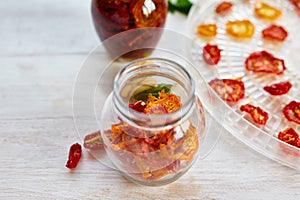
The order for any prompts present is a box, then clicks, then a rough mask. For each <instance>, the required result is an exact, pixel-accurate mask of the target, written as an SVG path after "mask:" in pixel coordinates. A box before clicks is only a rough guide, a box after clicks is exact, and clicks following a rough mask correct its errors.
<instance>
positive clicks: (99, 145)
mask: <svg viewBox="0 0 300 200" xmlns="http://www.w3.org/2000/svg"><path fill="white" fill-rule="evenodd" d="M83 146H84V147H85V148H86V149H91V150H99V149H103V140H102V137H101V135H100V131H95V132H93V133H90V134H88V135H86V136H85V137H84V143H83Z"/></svg>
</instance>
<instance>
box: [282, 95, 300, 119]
mask: <svg viewBox="0 0 300 200" xmlns="http://www.w3.org/2000/svg"><path fill="white" fill-rule="evenodd" d="M282 113H283V114H284V116H285V117H286V118H287V119H288V120H289V121H292V122H295V123H297V124H300V102H296V101H291V102H290V103H288V104H287V105H286V106H285V107H284V108H283V110H282Z"/></svg>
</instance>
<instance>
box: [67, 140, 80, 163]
mask: <svg viewBox="0 0 300 200" xmlns="http://www.w3.org/2000/svg"><path fill="white" fill-rule="evenodd" d="M81 153H82V148H81V145H80V144H78V143H75V144H73V145H72V146H71V147H70V150H69V159H68V161H67V164H66V167H67V168H69V169H74V168H76V167H77V164H78V162H79V160H80V158H81Z"/></svg>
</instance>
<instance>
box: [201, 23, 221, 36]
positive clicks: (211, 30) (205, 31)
mask: <svg viewBox="0 0 300 200" xmlns="http://www.w3.org/2000/svg"><path fill="white" fill-rule="evenodd" d="M217 29H218V27H217V24H200V25H198V27H197V33H198V34H199V35H202V36H208V37H214V36H216V35H217Z"/></svg>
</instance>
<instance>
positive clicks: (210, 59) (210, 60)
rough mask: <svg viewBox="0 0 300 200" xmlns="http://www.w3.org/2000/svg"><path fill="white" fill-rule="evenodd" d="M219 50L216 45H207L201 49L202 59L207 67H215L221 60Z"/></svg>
mask: <svg viewBox="0 0 300 200" xmlns="http://www.w3.org/2000/svg"><path fill="white" fill-rule="evenodd" d="M221 51H222V50H221V49H219V47H218V45H210V44H207V45H205V46H204V47H203V53H202V57H203V60H204V61H205V62H206V63H207V64H208V65H217V64H218V63H219V61H220V59H221Z"/></svg>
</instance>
